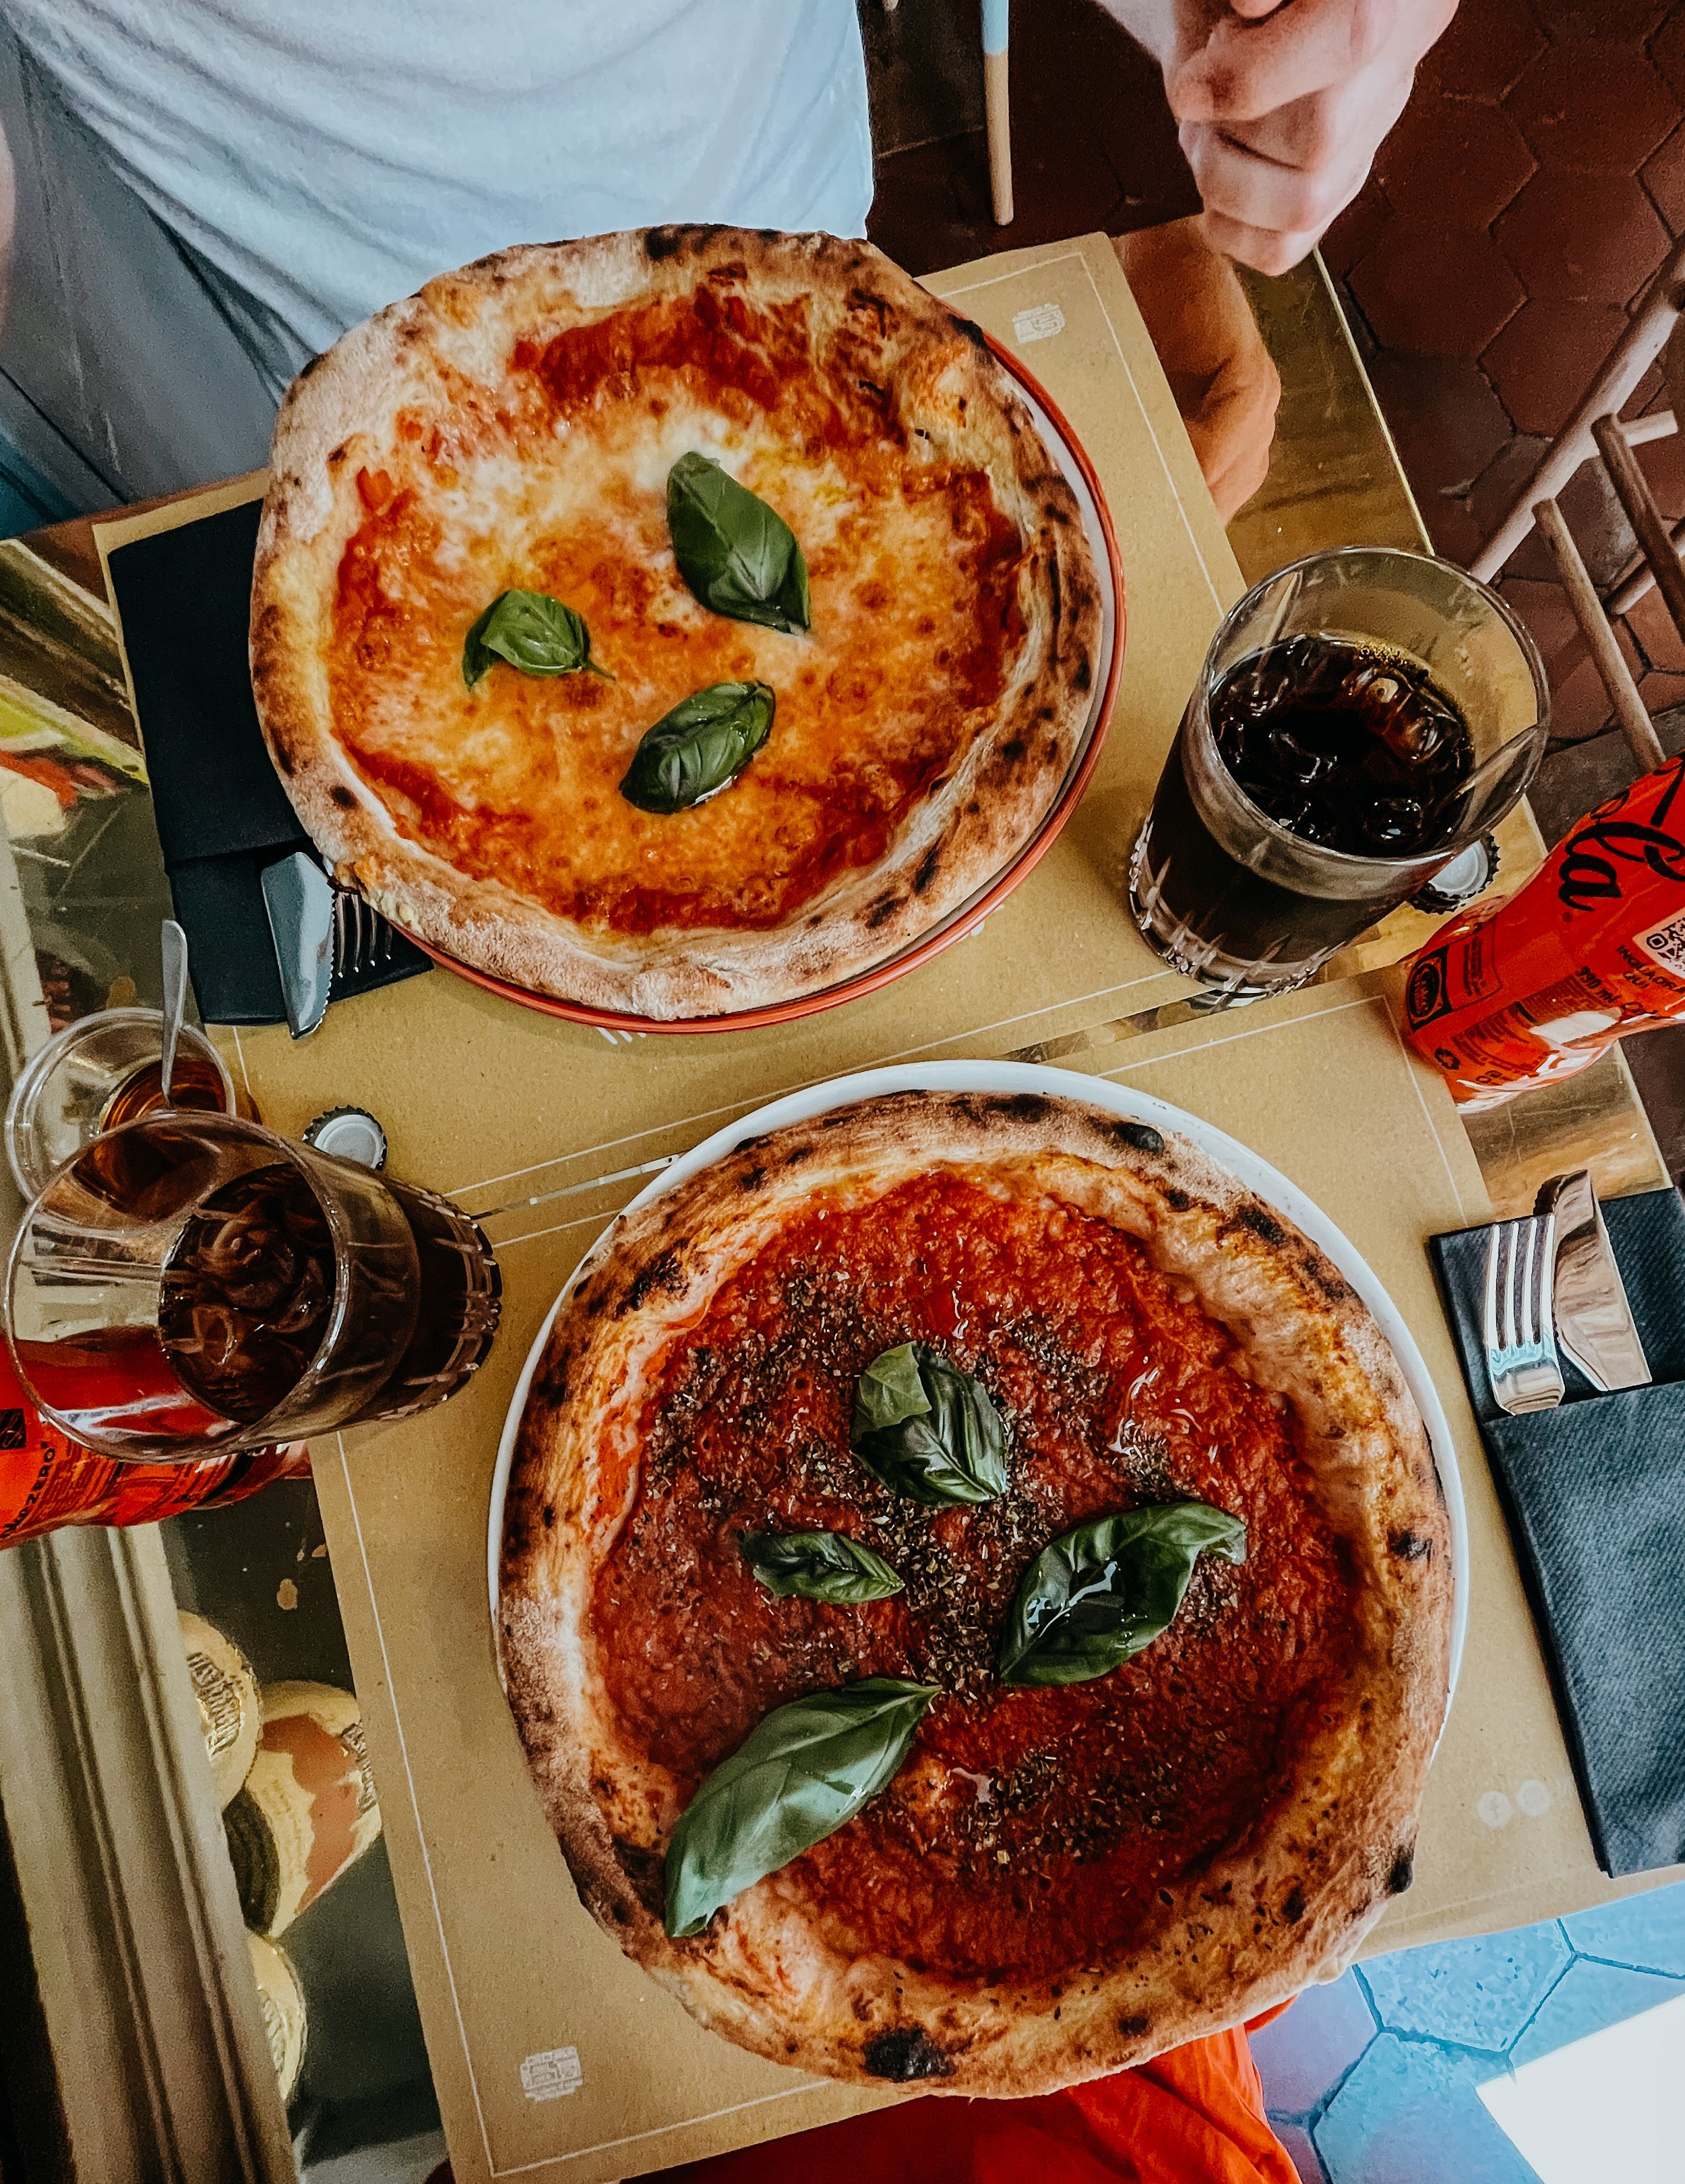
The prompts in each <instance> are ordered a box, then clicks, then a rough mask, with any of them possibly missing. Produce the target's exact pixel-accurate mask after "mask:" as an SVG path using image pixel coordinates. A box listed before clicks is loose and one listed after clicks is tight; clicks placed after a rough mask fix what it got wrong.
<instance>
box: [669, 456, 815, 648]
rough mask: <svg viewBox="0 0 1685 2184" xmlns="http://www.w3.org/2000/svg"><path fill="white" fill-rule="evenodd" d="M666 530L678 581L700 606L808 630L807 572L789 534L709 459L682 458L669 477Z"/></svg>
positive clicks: (780, 521) (771, 625)
mask: <svg viewBox="0 0 1685 2184" xmlns="http://www.w3.org/2000/svg"><path fill="white" fill-rule="evenodd" d="M667 529H668V532H669V533H670V536H671V538H672V541H673V558H674V559H675V560H676V561H677V563H678V565H679V574H680V575H681V577H683V578H684V580H685V582H687V584H688V585H689V586H690V588H691V589H692V592H694V593H695V594H696V596H697V597H698V599H700V600H701V601H702V604H703V606H705V607H712V608H713V610H714V611H715V614H720V615H729V616H730V617H731V620H732V621H754V622H759V623H761V624H762V625H763V627H765V628H767V629H782V630H788V631H792V632H793V631H796V630H800V629H806V628H808V627H809V626H810V624H811V623H812V621H813V601H812V599H811V598H810V596H809V591H808V565H807V562H806V560H805V559H804V556H803V553H802V549H801V548H800V547H799V546H798V544H797V543H796V534H795V532H793V531H792V530H791V528H790V526H789V525H788V524H787V523H786V521H784V519H783V517H782V516H781V515H779V514H778V513H777V511H776V510H775V509H770V508H769V507H768V506H767V504H766V503H765V501H764V500H763V499H761V498H760V496H759V493H751V492H750V491H749V489H748V487H747V486H744V485H739V484H738V483H737V480H736V478H734V477H732V476H731V475H730V473H729V472H728V471H723V470H721V468H720V465H719V464H718V463H716V462H715V461H713V460H711V459H710V458H709V456H707V455H698V454H690V455H681V456H680V458H679V460H677V462H676V463H675V464H674V465H673V467H672V469H671V470H670V471H668V473H667Z"/></svg>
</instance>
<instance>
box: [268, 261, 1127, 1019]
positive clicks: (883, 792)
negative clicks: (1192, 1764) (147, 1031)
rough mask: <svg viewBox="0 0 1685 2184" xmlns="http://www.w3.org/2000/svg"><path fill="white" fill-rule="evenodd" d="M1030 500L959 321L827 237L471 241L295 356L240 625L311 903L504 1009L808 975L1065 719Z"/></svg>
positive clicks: (963, 850)
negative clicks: (322, 863) (359, 911)
mask: <svg viewBox="0 0 1685 2184" xmlns="http://www.w3.org/2000/svg"><path fill="white" fill-rule="evenodd" d="M1100 626H1101V610H1100V599H1099V593H1098V585H1097V581H1096V574H1095V570H1094V566H1093V558H1092V555H1091V554H1090V551H1089V549H1088V545H1087V540H1086V538H1085V536H1084V532H1083V529H1082V521H1081V520H1080V515H1079V511H1078V509H1077V504H1076V499H1075V496H1074V494H1073V493H1072V491H1071V487H1070V486H1069V485H1068V484H1067V483H1066V482H1065V478H1064V477H1063V476H1061V475H1060V473H1059V471H1058V469H1057V467H1056V465H1054V462H1053V461H1052V460H1051V459H1050V458H1049V456H1048V451H1047V448H1046V447H1045V446H1044V445H1043V442H1042V440H1041V438H1040V437H1039V435H1038V433H1037V430H1036V427H1035V425H1034V423H1033V421H1032V418H1031V416H1030V414H1029V412H1028V410H1027V409H1026V407H1025V404H1024V403H1023V402H1022V400H1021V399H1020V397H1019V396H1018V395H1017V393H1015V391H1014V389H1013V387H1012V386H1011V384H1010V382H1009V379H1008V378H1007V376H1006V375H1005V373H1004V371H1003V370H1001V368H1000V366H999V365H998V363H997V362H996V360H995V359H994V357H993V354H991V352H990V350H989V348H988V347H987V343H986V342H985V341H984V339H983V337H982V335H981V334H980V333H979V332H978V331H977V329H976V327H974V326H970V325H968V324H967V323H966V322H965V321H964V320H960V319H958V318H956V317H955V316H954V314H953V313H952V312H951V311H949V310H948V309H946V308H945V307H944V306H943V304H939V303H937V301H936V299H935V298H933V297H931V295H929V294H928V293H927V292H926V291H925V290H924V289H922V288H920V287H919V286H918V285H917V283H916V282H915V281H912V280H910V279H909V277H908V276H906V275H905V274H904V273H902V272H900V271H898V270H897V268H896V267H895V266H894V265H892V264H890V262H889V261H888V260H887V259H885V258H884V257H883V256H882V255H881V253H879V252H877V251H876V250H875V249H873V248H871V247H870V245H869V244H866V243H864V242H839V241H837V239H836V238H835V237H828V236H818V235H808V236H783V235H776V234H765V233H748V232H745V231H739V230H735V229H720V228H676V229H658V230H652V231H647V232H641V233H637V234H624V235H610V236H602V237H595V238H592V239H591V240H588V241H586V242H575V243H566V244H557V245H553V246H548V247H531V248H520V249H514V250H509V251H505V252H503V253H502V254H501V255H499V256H498V257H494V258H489V259H484V260H482V261H481V263H479V264H478V265H470V266H468V267H466V268H464V270H462V271H460V272H458V273H452V274H448V275H446V276H442V277H441V278H439V279H437V280H435V281H431V282H430V283H429V284H428V285H427V287H425V288H423V289H422V290H421V292H420V294H418V295H416V296H414V297H412V298H409V300H408V301H407V302H404V303H401V304H394V305H392V307H391V308H390V309H387V310H385V311H382V312H381V314H380V315H378V316H377V317H375V318H374V319H372V320H369V321H368V322H367V323H366V324H364V325H363V326H359V327H356V328H353V331H351V332H349V333H348V334H347V335H346V336H345V337H343V338H342V340H341V341H340V342H339V343H336V346H335V347H334V348H332V349H331V350H330V351H329V352H328V353H327V354H326V355H325V356H323V357H320V358H319V359H316V361H315V362H314V364H313V365H310V366H309V367H308V368H307V370H305V371H304V372H303V374H302V375H301V376H300V377H299V379H298V381H297V382H296V383H295V384H294V386H293V387H292V390H291V391H290V393H288V395H287V397H286V401H285V403H284V404H282V408H281V416H280V419H279V421H278V423H277V425H276V427H275V444H274V449H273V454H272V460H271V467H270V485H269V490H268V494H267V497H266V500H265V504H264V515H263V524H262V529H261V532H260V534H259V548H258V563H257V571H256V577H255V582H254V588H253V602H252V674H253V688H254V691H255V694H256V698H257V705H258V711H259V719H260V721H262V724H263V728H264V735H265V737H266V738H267V740H268V744H269V748H270V753H271V755H272V756H273V758H274V760H275V765H276V766H277V768H278V769H279V772H280V774H281V779H282V781H283V782H284V783H285V784H286V788H287V791H288V794H290V796H291V797H292V801H293V804H294V805H295V806H296V808H297V810H298V814H299V816H300V818H301V819H302V821H303V824H304V825H305V827H307V828H308V829H309V833H311V835H312V836H313V837H314V839H315V841H316V843H317V844H318V845H319V846H320V848H321V849H322V850H324V851H325V854H326V855H327V856H328V858H329V860H330V861H331V864H332V866H333V867H334V869H335V872H336V875H337V877H339V878H340V880H341V881H342V882H343V883H346V884H348V885H352V886H355V887H357V888H359V889H361V890H362V892H363V893H364V894H366V895H367V896H368V897H369V898H370V900H372V901H373V902H374V903H375V904H376V905H378V907H379V908H380V909H381V910H382V911H385V912H386V915H387V916H388V917H392V919H393V920H394V921H395V922H398V924H399V925H401V926H403V927H404V928H407V929H408V930H409V932H411V933H414V935H416V937H417V938H419V939H421V940H423V941H425V942H426V943H428V944H431V945H433V946H435V947H437V948H438V949H440V950H443V951H444V952H446V953H447V954H448V955H450V956H454V957H456V958H458V959H459V960H460V961H463V962H464V963H467V964H470V965H474V966H476V967H479V968H481V969H482V970H485V971H488V972H492V973H494V974H495V975H497V976H498V977H500V978H506V979H509V980H512V981H513V982H514V983H517V984H519V985H521V986H523V987H526V988H528V989H532V990H534V991H536V992H538V993H542V994H548V995H558V996H561V997H564V998H567V999H571V1000H576V1001H579V1002H583V1003H587V1004H589V1005H591V1006H597V1007H602V1008H605V1009H612V1010H616V1011H632V1012H636V1013H638V1014H641V1015H644V1016H647V1017H655V1018H664V1017H665V1018H676V1017H698V1016H711V1015H716V1014H721V1013H728V1012H732V1011H740V1010H742V1009H744V1008H747V1007H749V1006H759V1005H763V1004H765V1003H768V1002H772V1001H776V1000H784V999H787V998H789V997H792V996H795V995H806V994H810V993H813V992H815V991H817V990H819V989H822V988H824V987H826V986H827V985H830V984H832V983H836V982H837V981H839V980H841V979H843V978H847V977H848V976H849V975H851V974H852V973H854V972H858V971H859V970H861V969H863V968H865V967H868V966H870V965H871V964H873V963H876V962H878V961H882V960H884V959H885V958H886V957H887V956H890V955H893V953H895V952H896V951H898V950H900V949H902V948H903V947H904V946H905V945H906V944H909V942H911V941H913V940H914V939H917V938H918V937H919V936H920V935H921V934H924V933H927V932H929V931H930V930H931V929H932V928H934V927H935V926H937V925H938V924H939V923H941V922H943V920H944V919H945V918H947V917H948V916H949V915H950V913H951V912H953V911H954V910H956V909H957V908H958V907H959V905H962V904H963V903H964V902H965V900H967V899H968V898H969V897H970V896H972V895H973V894H975V893H976V891H977V889H979V888H980V887H981V886H982V885H983V884H984V883H987V881H989V880H990V879H992V878H993V877H995V876H996V875H997V874H998V872H1000V871H1001V870H1002V869H1003V868H1004V866H1006V865H1008V864H1009V862H1010V861H1011V860H1012V859H1013V857H1014V856H1015V855H1016V854H1017V852H1018V851H1019V850H1021V849H1022V848H1024V847H1025V845H1026V844H1027V843H1028V842H1029V841H1030V840H1031V839H1032V838H1033V837H1034V836H1035V834H1036V833H1037V829H1038V828H1039V827H1040V825H1041V823H1042V822H1043V819H1044V818H1045V817H1046V816H1047V815H1048V812H1049V811H1050V809H1051V808H1052V806H1053V805H1054V800H1055V799H1056V797H1057V795H1058V793H1059V788H1060V786H1061V784H1062V783H1063V782H1064V781H1065V777H1066V774H1067V772H1068V771H1069V768H1070V766H1071V761H1072V758H1073V755H1074V754H1075V753H1076V749H1077V747H1078V744H1079V740H1080V738H1081V735H1082V730H1083V728H1084V727H1085V725H1086V722H1087V715H1088V710H1089V707H1090V705H1091V702H1092V701H1093V695H1094V688H1093V686H1094V677H1095V662H1096V654H1097V649H1098V641H1099V632H1100Z"/></svg>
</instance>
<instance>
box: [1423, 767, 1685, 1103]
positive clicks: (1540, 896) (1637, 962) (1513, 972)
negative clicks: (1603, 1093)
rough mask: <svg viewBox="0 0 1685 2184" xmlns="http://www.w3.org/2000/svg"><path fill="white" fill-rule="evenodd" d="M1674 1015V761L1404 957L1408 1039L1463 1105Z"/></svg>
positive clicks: (1678, 903) (1678, 800)
mask: <svg viewBox="0 0 1685 2184" xmlns="http://www.w3.org/2000/svg"><path fill="white" fill-rule="evenodd" d="M1678 1017H1685V757H1681V758H1677V759H1671V760H1669V761H1668V762H1667V764H1666V765H1665V766H1658V767H1657V768H1656V769H1655V771H1654V772H1653V773H1648V774H1646V775H1645V776H1644V777H1643V779H1642V780H1640V781H1636V782H1634V783H1633V784H1632V787H1631V788H1627V789H1625V790H1623V791H1622V792H1621V794H1619V795H1618V796H1612V797H1610V799H1609V800H1608V801H1607V802H1606V803H1604V804H1600V805H1599V806H1598V807H1597V809H1596V811H1592V812H1589V813H1588V815H1587V816H1586V817H1585V818H1584V819H1582V821H1581V822H1580V823H1579V825H1578V826H1577V827H1574V828H1573V829H1571V832H1570V833H1568V835H1567V836H1566V837H1565V839H1564V840H1562V841H1561V842H1560V843H1559V844H1557V846H1556V848H1555V849H1554V850H1553V851H1552V852H1551V854H1550V855H1549V857H1548V858H1547V859H1546V860H1545V861H1544V863H1543V865H1542V866H1540V867H1539V869H1538V872H1535V873H1534V875H1533V877H1532V878H1531V879H1530V880H1529V881H1528V882H1527V885H1526V886H1525V887H1524V888H1522V889H1521V890H1520V892H1519V893H1518V894H1515V895H1512V896H1511V897H1510V900H1509V901H1508V902H1505V903H1501V904H1500V905H1499V906H1498V908H1497V909H1495V910H1487V911H1471V912H1470V913H1468V914H1467V915H1466V916H1465V917H1460V918H1458V919H1456V920H1455V921H1454V922H1453V923H1451V924H1450V925H1448V926H1446V927H1444V928H1443V929H1442V930H1441V931H1440V932H1439V933H1438V934H1437V935H1436V936H1435V938H1434V939H1432V941H1431V942H1430V943H1429V944H1428V945H1427V947H1426V948H1425V949H1423V950H1421V954H1420V955H1418V956H1416V957H1415V961H1413V962H1412V964H1411V966H1410V978H1409V983H1408V984H1407V985H1406V987H1405V990H1404V1022H1405V1031H1406V1035H1407V1036H1408V1038H1409V1039H1410V1043H1411V1045H1413V1046H1414V1047H1415V1050H1416V1051H1417V1052H1418V1053H1419V1054H1421V1056H1423V1057H1424V1058H1425V1059H1426V1060H1427V1061H1432V1063H1434V1064H1435V1065H1436V1067H1438V1068H1439V1069H1441V1070H1443V1072H1444V1073H1445V1077H1446V1079H1447V1081H1448V1083H1449V1086H1450V1089H1451V1093H1452V1096H1453V1097H1454V1099H1456V1100H1459V1101H1460V1103H1461V1104H1463V1105H1464V1106H1468V1107H1471V1108H1478V1107H1484V1106H1497V1105H1499V1103H1500V1102H1501V1101H1502V1100H1508V1099H1512V1098H1513V1097H1514V1096H1515V1094H1516V1093H1517V1092H1522V1091H1526V1090H1527V1089H1530V1088H1532V1087H1533V1086H1535V1085H1539V1084H1551V1083H1554V1081H1555V1080H1556V1079H1558V1078H1563V1077H1571V1076H1573V1075H1574V1074H1576V1073H1577V1072H1578V1071H1579V1070H1582V1069H1584V1068H1587V1067H1589V1065H1590V1064H1591V1063H1592V1062H1593V1061H1596V1060H1597V1058H1598V1056H1599V1055H1601V1054H1604V1053H1606V1052H1607V1051H1608V1050H1609V1048H1610V1046H1611V1045H1613V1044H1614V1042H1615V1040H1616V1039H1619V1038H1621V1036H1622V1035H1623V1034H1625V1033H1627V1032H1631V1031H1643V1030H1647V1029H1649V1028H1651V1027H1653V1026H1654V1025H1657V1024H1662V1023H1666V1022H1671V1021H1672V1020H1674V1019H1676V1018H1678Z"/></svg>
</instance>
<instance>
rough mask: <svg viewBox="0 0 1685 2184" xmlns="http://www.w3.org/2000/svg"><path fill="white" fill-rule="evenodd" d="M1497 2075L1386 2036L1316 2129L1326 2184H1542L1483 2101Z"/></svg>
mask: <svg viewBox="0 0 1685 2184" xmlns="http://www.w3.org/2000/svg"><path fill="white" fill-rule="evenodd" d="M1511 1938H1514V1937H1511ZM1432 1954H1433V1955H1435V1956H1438V1954H1439V1952H1438V1950H1435V1951H1433V1952H1432ZM1383 1961H1384V1960H1383ZM1497 2068H1499V2064H1498V2062H1497V2059H1496V2058H1495V2057H1490V2056H1480V2055H1469V2054H1460V2053H1458V2052H1457V2051H1455V2050H1454V2049H1451V2048H1442V2047H1440V2046H1438V2044H1437V2043H1436V2042H1432V2041H1426V2040H1400V2039H1399V2037H1398V2036H1397V2035H1396V2034H1394V2033H1391V2032H1382V2033H1381V2034H1380V2035H1378V2036H1377V2037H1376V2039H1375V2041H1374V2042H1372V2044H1371V2047H1370V2048H1369V2051H1368V2053H1366V2054H1365V2056H1364V2057H1363V2059H1362V2060H1361V2061H1360V2063H1359V2064H1358V2065H1357V2067H1356V2069H1355V2070H1353V2072H1352V2074H1351V2075H1350V2076H1349V2078H1348V2079H1347V2080H1346V2081H1345V2083H1344V2084H1343V2086H1342V2087H1341V2088H1340V2090H1339V2092H1337V2093H1336V2094H1335V2096H1334V2098H1333V2099H1332V2101H1331V2102H1330V2103H1329V2104H1328V2108H1327V2111H1326V2114H1324V2115H1323V2116H1322V2117H1321V2119H1320V2120H1319V2121H1318V2122H1317V2123H1316V2124H1315V2126H1313V2127H1312V2131H1311V2137H1312V2138H1313V2139H1314V2140H1315V2144H1316V2150H1317V2152H1318V2153H1320V2154H1321V2157H1322V2165H1323V2167H1324V2169H1325V2170H1326V2172H1327V2177H1328V2184H1538V2174H1537V2172H1536V2171H1535V2170H1533V2169H1532V2166H1531V2165H1529V2164H1528V2163H1527V2162H1525V2161H1523V2160H1522V2159H1521V2155H1520V2154H1519V2153H1516V2151H1515V2148H1514V2147H1513V2146H1511V2145H1510V2142H1509V2140H1508V2139H1507V2138H1506V2137H1504V2134H1503V2132H1502V2131H1500V2130H1499V2128H1498V2126H1497V2125H1496V2124H1495V2123H1494V2122H1493V2120H1492V2118H1491V2117H1490V2116H1489V2115H1488V2114H1487V2112H1486V2110H1485V2109H1484V2108H1483V2107H1482V2105H1481V2100H1480V2096H1479V2095H1478V2093H1476V2091H1475V2087H1476V2083H1477V2082H1479V2081H1482V2080H1483V2079H1486V2078H1488V2077H1490V2076H1491V2075H1493V2072H1494V2070H1496V2069H1497Z"/></svg>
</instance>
